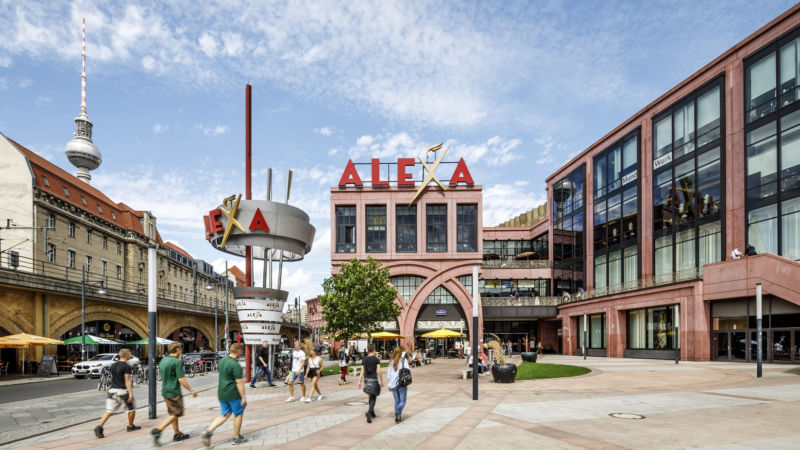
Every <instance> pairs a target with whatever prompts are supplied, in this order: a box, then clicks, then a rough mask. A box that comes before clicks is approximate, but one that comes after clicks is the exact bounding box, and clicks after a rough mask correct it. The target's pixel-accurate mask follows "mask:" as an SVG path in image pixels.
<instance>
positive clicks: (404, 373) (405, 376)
mask: <svg viewBox="0 0 800 450" xmlns="http://www.w3.org/2000/svg"><path fill="white" fill-rule="evenodd" d="M409 384H411V369H409V368H407V367H406V362H405V360H404V361H403V366H402V367H400V370H398V371H397V385H398V386H399V387H404V386H408V385H409Z"/></svg>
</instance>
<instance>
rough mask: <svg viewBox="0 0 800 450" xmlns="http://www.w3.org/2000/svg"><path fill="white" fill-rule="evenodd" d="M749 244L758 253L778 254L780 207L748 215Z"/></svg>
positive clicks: (771, 207)
mask: <svg viewBox="0 0 800 450" xmlns="http://www.w3.org/2000/svg"><path fill="white" fill-rule="evenodd" d="M747 242H748V243H749V244H750V245H752V246H753V247H755V249H756V251H757V252H758V253H773V254H776V255H777V254H778V206H777V205H769V206H764V207H762V208H759V209H756V210H753V211H749V212H748V213H747Z"/></svg>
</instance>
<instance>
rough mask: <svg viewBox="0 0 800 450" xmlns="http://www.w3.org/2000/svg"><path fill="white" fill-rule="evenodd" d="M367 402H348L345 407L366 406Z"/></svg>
mask: <svg viewBox="0 0 800 450" xmlns="http://www.w3.org/2000/svg"><path fill="white" fill-rule="evenodd" d="M366 404H367V402H347V403H345V405H347V406H364V405H366Z"/></svg>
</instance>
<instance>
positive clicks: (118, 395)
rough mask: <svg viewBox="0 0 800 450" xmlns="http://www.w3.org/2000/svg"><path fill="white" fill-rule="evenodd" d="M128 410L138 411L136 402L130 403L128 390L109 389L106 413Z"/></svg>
mask: <svg viewBox="0 0 800 450" xmlns="http://www.w3.org/2000/svg"><path fill="white" fill-rule="evenodd" d="M125 408H127V409H128V411H133V410H135V409H136V400H133V401H131V402H128V390H127V389H109V390H108V398H106V412H110V413H116V412H119V410H120V409H125Z"/></svg>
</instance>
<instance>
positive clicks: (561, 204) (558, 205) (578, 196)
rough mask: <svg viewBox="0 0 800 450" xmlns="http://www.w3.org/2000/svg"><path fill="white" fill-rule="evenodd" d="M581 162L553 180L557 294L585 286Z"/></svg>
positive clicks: (555, 283)
mask: <svg viewBox="0 0 800 450" xmlns="http://www.w3.org/2000/svg"><path fill="white" fill-rule="evenodd" d="M585 171H586V166H585V165H583V166H581V167H579V168H578V169H576V170H574V171H573V172H572V173H570V174H569V175H567V176H566V177H564V178H563V179H561V180H558V181H557V182H555V183H554V184H553V187H552V189H553V218H554V220H553V243H552V245H553V286H554V289H555V294H556V295H561V294H562V292H569V293H575V292H576V291H578V289H579V288H583V287H585V286H584V274H583V270H584V235H583V230H584V206H585V205H584V201H583V199H584V180H585V179H586V178H585Z"/></svg>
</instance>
